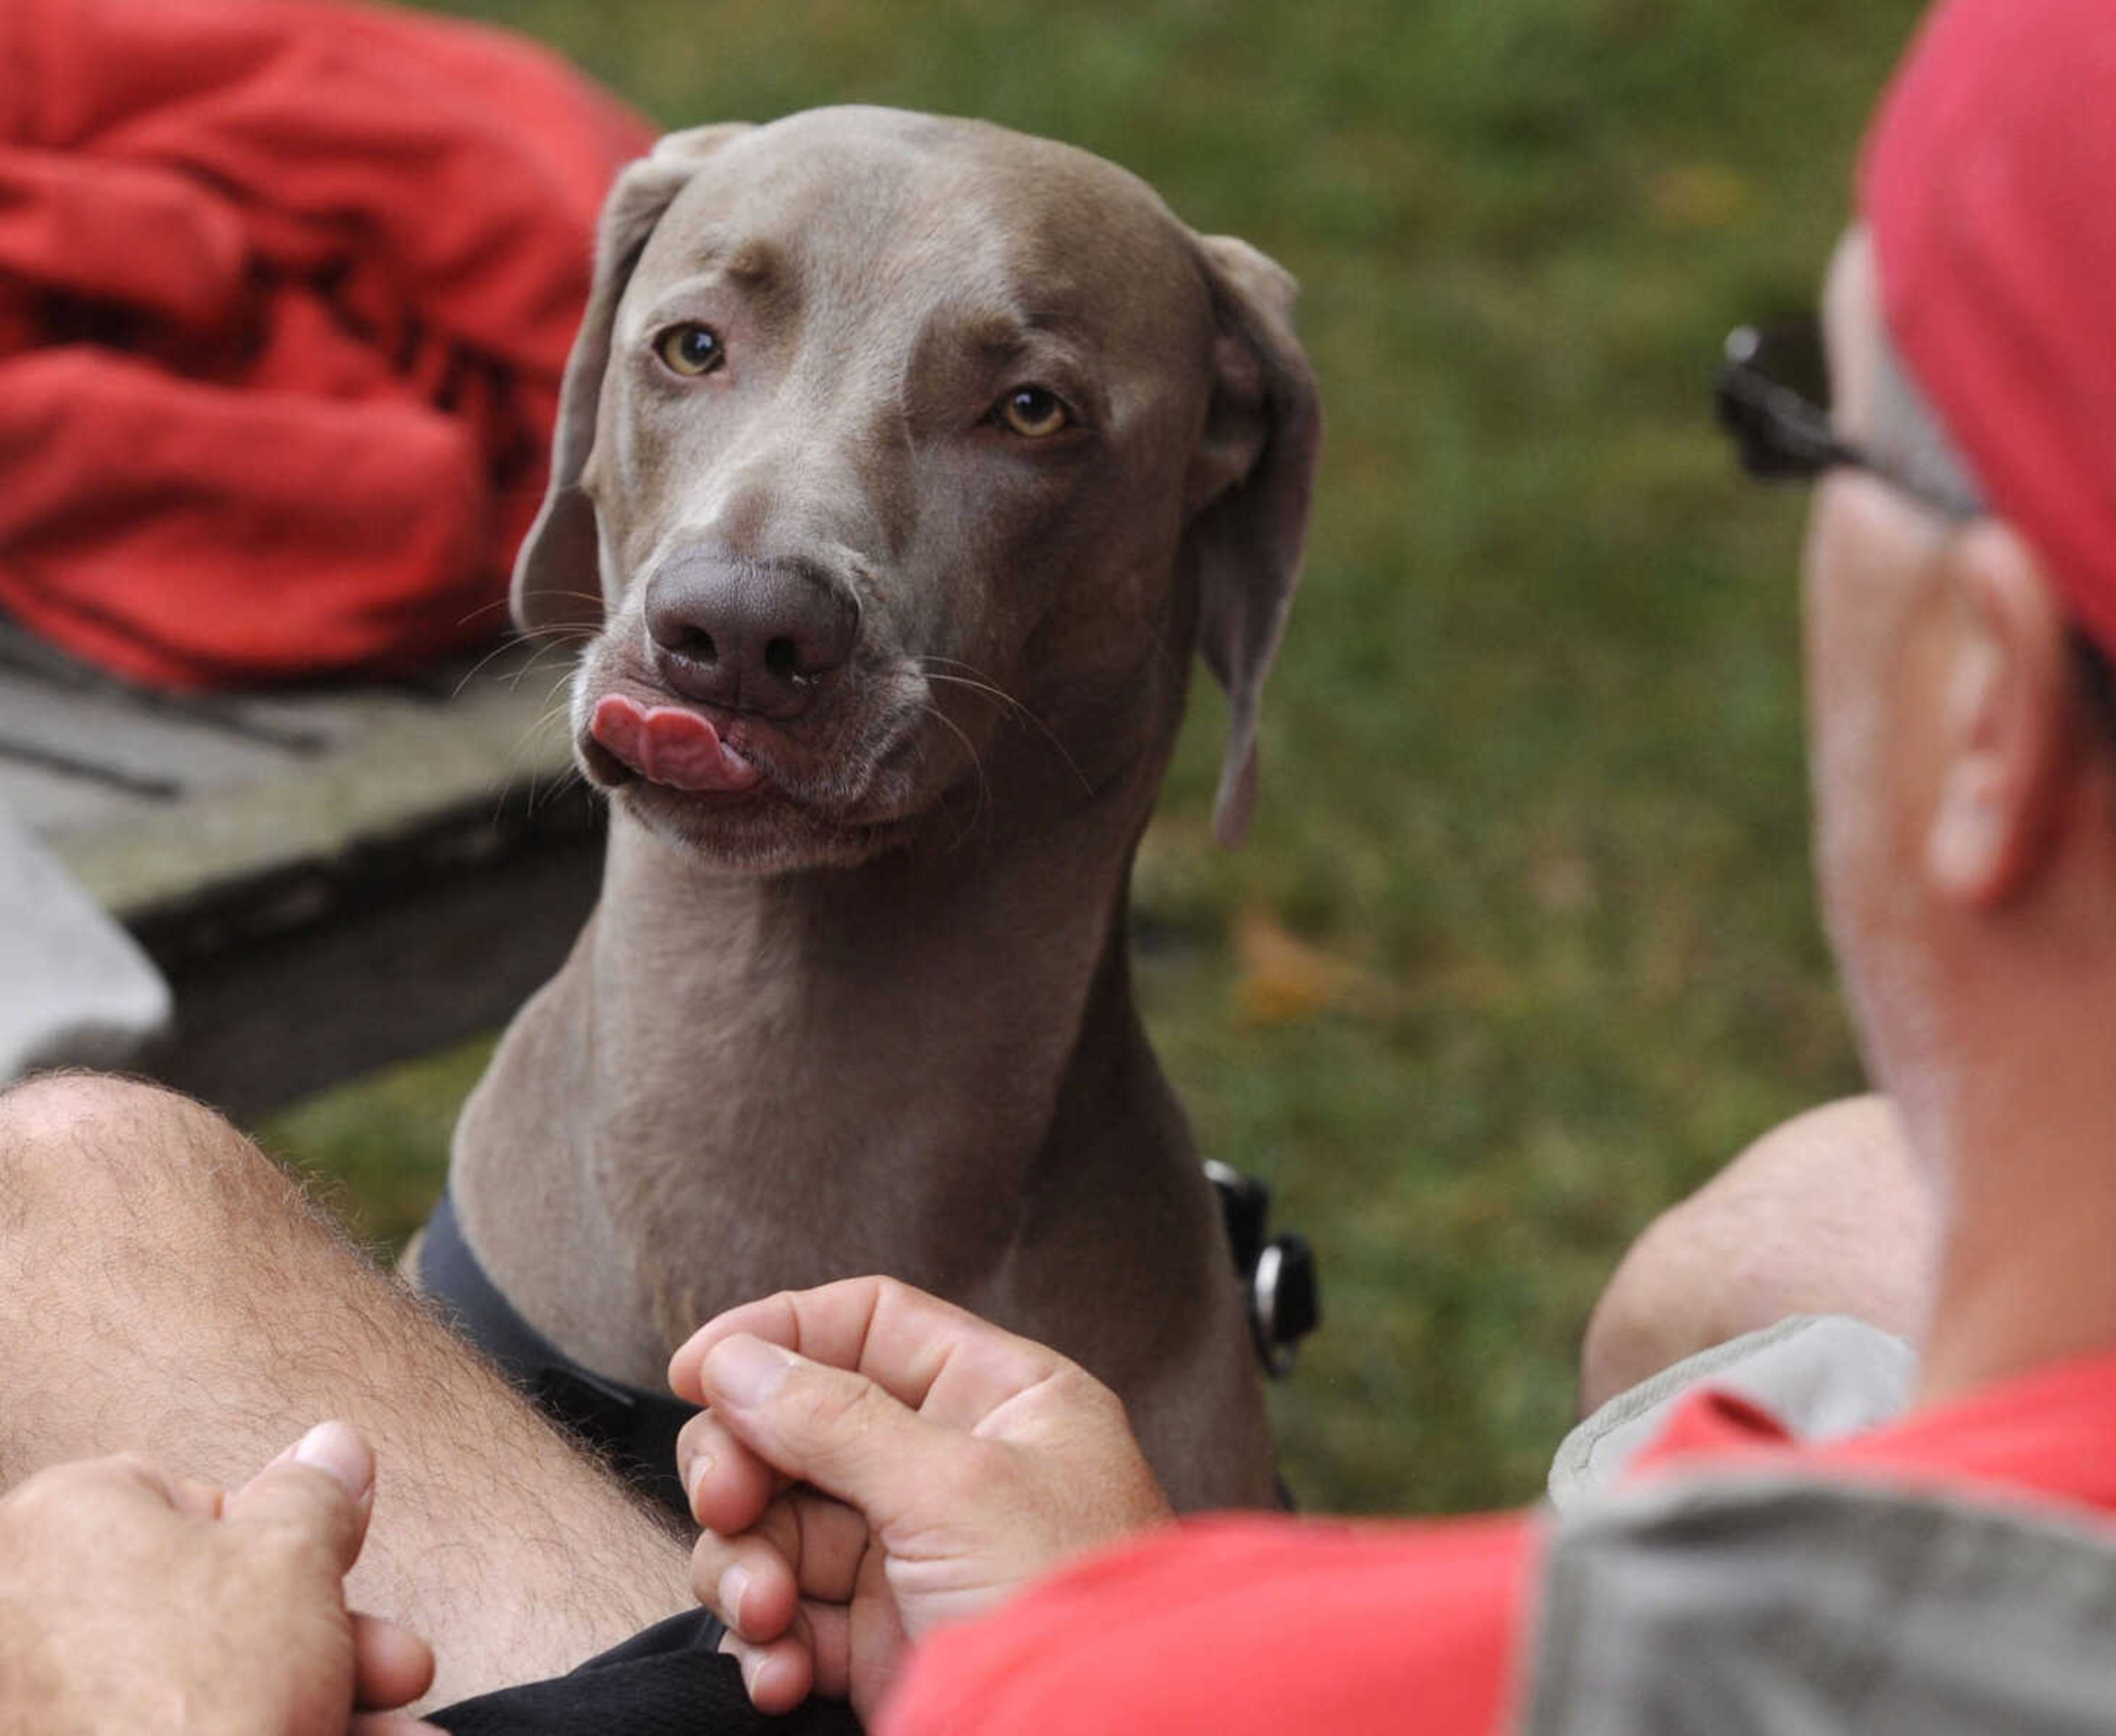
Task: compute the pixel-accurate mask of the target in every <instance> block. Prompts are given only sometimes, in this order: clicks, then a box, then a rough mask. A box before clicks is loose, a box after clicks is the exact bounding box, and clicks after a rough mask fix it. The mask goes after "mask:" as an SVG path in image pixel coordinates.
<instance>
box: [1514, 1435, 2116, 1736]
mask: <svg viewBox="0 0 2116 1736" xmlns="http://www.w3.org/2000/svg"><path fill="white" fill-rule="evenodd" d="M1534 1619H1535V1635H1534V1642H1533V1645H1532V1646H1530V1647H1529V1648H1527V1650H1526V1654H1525V1655H1526V1659H1527V1662H1528V1667H1529V1671H1530V1674H1529V1678H1528V1680H1527V1682H1526V1683H1525V1691H1524V1692H1523V1693H1522V1694H1521V1696H1520V1699H1519V1701H1518V1703H1519V1704H1520V1706H1522V1707H1523V1708H1524V1709H1525V1715H1524V1716H1523V1718H1522V1720H1521V1722H1520V1725H1519V1729H1520V1736H1838V1733H1842V1736H1851V1733H1854V1732H1856V1733H1857V1736H1971V1733H1976V1736H1990V1733H1994V1732H2006V1733H2011V1736H2075V1733H2077V1736H2084V1733H2086V1732H2100V1733H2107V1732H2110V1731H2116V1544H2112V1537H2111V1534H2110V1532H2109V1531H2108V1530H2106V1529H2105V1528H2103V1527H2099V1526H2091V1525H2090V1524H2089V1523H2088V1522H2086V1521H2084V1520H2081V1521H2080V1522H2072V1521H2071V1520H2069V1519H2068V1518H2065V1517H2058V1516H2053V1515H2051V1514H2049V1513H2046V1512H2037V1511H2031V1510H2029V1509H2026V1508H2005V1507H2003V1506H1999V1505H1997V1504H1991V1505H1976V1504H1972V1503H1968V1502H1965V1501H1962V1500H1960V1499H1953V1498H1947V1499H1942V1498H1940V1497H1939V1496H1937V1495H1932V1494H1913V1493H1909V1492H1905V1491H1888V1490H1879V1489H1875V1488H1870V1487H1869V1488H1861V1487H1858V1486H1856V1485H1853V1486H1847V1485H1831V1484H1825V1483H1819V1482H1817V1481H1815V1480H1795V1479H1792V1478H1789V1477H1779V1478H1771V1479H1764V1478H1758V1477H1755V1476H1740V1477H1735V1476H1720V1477H1718V1478H1714V1479H1711V1480H1701V1479H1700V1480H1687V1479H1686V1480H1682V1481H1681V1482H1677V1483H1668V1482H1655V1483H1653V1484H1651V1485H1648V1486H1647V1487H1645V1488H1644V1489H1641V1490H1635V1491H1632V1492H1630V1493H1627V1494H1623V1495H1621V1496H1617V1497H1613V1498H1612V1499H1610V1500H1609V1501H1608V1502H1605V1503H1601V1504H1599V1505H1598V1506H1596V1507H1594V1508H1591V1509H1590V1510H1589V1511H1588V1512H1586V1513H1584V1514H1582V1515H1580V1516H1579V1517H1574V1518H1571V1519H1566V1520H1563V1521H1561V1522H1559V1523H1558V1524H1557V1526H1556V1527H1555V1529H1554V1531H1553V1537H1552V1540H1551V1546H1550V1551H1549V1554H1548V1560H1547V1564H1546V1567H1545V1571H1544V1574H1543V1585H1542V1591H1541V1603H1540V1607H1539V1609H1538V1610H1537V1611H1536V1613H1535V1618H1534Z"/></svg>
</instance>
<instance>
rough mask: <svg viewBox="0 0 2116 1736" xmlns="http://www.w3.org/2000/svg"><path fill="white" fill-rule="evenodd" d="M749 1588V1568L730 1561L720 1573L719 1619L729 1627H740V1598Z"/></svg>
mask: <svg viewBox="0 0 2116 1736" xmlns="http://www.w3.org/2000/svg"><path fill="white" fill-rule="evenodd" d="M748 1589H749V1570H748V1569H747V1568H744V1567H743V1566H741V1565H740V1564H739V1563H731V1564H730V1565H729V1568H728V1570H727V1571H726V1572H725V1573H723V1574H721V1575H720V1619H721V1620H723V1621H724V1622H725V1623H727V1624H728V1626H729V1627H730V1628H735V1629H737V1630H739V1629H740V1628H741V1627H742V1598H743V1593H744V1592H745V1591H748Z"/></svg>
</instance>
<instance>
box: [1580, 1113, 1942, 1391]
mask: <svg viewBox="0 0 2116 1736" xmlns="http://www.w3.org/2000/svg"><path fill="white" fill-rule="evenodd" d="M1938 1236H1939V1209H1938V1202H1937V1201H1936V1200H1934V1198H1933V1195H1932V1190H1931V1188H1930V1184H1929V1183H1928V1181H1927V1180H1926V1178H1925V1175H1924V1173H1923V1172H1922V1171H1921V1170H1920V1169H1919V1167H1917V1163H1916V1159H1915V1158H1912V1157H1911V1153H1910V1149H1909V1147H1908V1146H1907V1144H1905V1142H1904V1140H1903V1136H1902V1128H1901V1126H1899V1125H1898V1121H1897V1120H1896V1114H1895V1110H1894V1108H1893V1107H1892V1106H1891V1105H1890V1104H1889V1103H1888V1100H1887V1099H1886V1098H1880V1097H1856V1098H1846V1099H1845V1100H1844V1101H1842V1102H1841V1103H1828V1104H1824V1106H1823V1107H1820V1108H1819V1109H1812V1110H1810V1111H1809V1112H1807V1113H1806V1114H1805V1115H1801V1116H1796V1117H1794V1118H1793V1119H1792V1121H1787V1122H1786V1123H1785V1124H1784V1125H1783V1126H1779V1127H1777V1128H1774V1129H1773V1130H1771V1131H1770V1132H1769V1133H1767V1134H1765V1135H1764V1136H1763V1137H1762V1138H1761V1139H1760V1140H1757V1141H1756V1142H1755V1144H1752V1145H1750V1146H1749V1147H1748V1148H1747V1149H1746V1150H1745V1151H1743V1152H1742V1153H1741V1154H1740V1155H1739V1156H1738V1157H1737V1158H1735V1159H1734V1161H1733V1162H1732V1163H1729V1164H1728V1165H1727V1167H1726V1168H1724V1169H1723V1170H1722V1171H1720V1172H1719V1173H1718V1175H1717V1176H1715V1177H1713V1178H1712V1180H1711V1181H1709V1182H1707V1183H1706V1184H1705V1185H1704V1186H1703V1187H1701V1188H1700V1189H1699V1190H1697V1191H1696V1192H1695V1193H1694V1194H1692V1195H1691V1196H1690V1197H1689V1198H1688V1199H1687V1200H1682V1201H1681V1202H1680V1203H1679V1204H1676V1205H1674V1206H1672V1207H1670V1208H1669V1209H1668V1210H1667V1211H1666V1212H1663V1213H1662V1214H1661V1215H1660V1216H1659V1217H1658V1218H1655V1219H1654V1221H1653V1223H1650V1224H1649V1225H1648V1226H1647V1227H1646V1230H1645V1233H1644V1234H1643V1235H1641V1236H1640V1237H1639V1239H1638V1240H1637V1241H1635V1242H1634V1243H1632V1245H1631V1250H1630V1251H1629V1252H1628V1253H1626V1255H1625V1256H1624V1258H1623V1261H1622V1264H1620V1265H1618V1267H1617V1271H1616V1275H1615V1276H1614V1277H1613V1278H1611V1279H1610V1280H1609V1284H1608V1288H1607V1289H1605V1290H1604V1291H1603V1292H1602V1297H1601V1300H1600V1301H1599V1302H1598V1303H1597V1304H1596V1305H1595V1308H1594V1317H1593V1318H1592V1319H1590V1320H1589V1322H1588V1325H1587V1338H1586V1342H1585V1345H1584V1346H1583V1347H1582V1349H1581V1352H1580V1410H1581V1411H1582V1412H1583V1413H1586V1412H1591V1411H1594V1409H1595V1408H1596V1407H1598V1406H1599V1405H1600V1404H1602V1403H1603V1402H1604V1401H1606V1400H1608V1399H1609V1398H1614V1397H1615V1396H1616V1395H1617V1393H1622V1392H1624V1391H1626V1390H1627V1389H1629V1388H1631V1387H1633V1386H1635V1385H1637V1384H1639V1383H1640V1381H1642V1380H1644V1379H1646V1377H1647V1376H1648V1375H1654V1374H1657V1373H1658V1372H1659V1371H1660V1370H1662V1369H1663V1368H1666V1367H1668V1366H1669V1365H1671V1364H1672V1363H1676V1362H1679V1361H1681V1360H1682V1359H1683V1358H1684V1357H1685V1356H1691V1355H1693V1354H1694V1353H1695V1352H1698V1351H1701V1350H1706V1349H1709V1347H1712V1346H1713V1345H1714V1344H1723V1343H1725V1342H1727V1340H1729V1339H1731V1338H1739V1337H1740V1336H1741V1334H1742V1333H1747V1332H1753V1331H1755V1330H1757V1329H1759V1328H1762V1327H1765V1326H1770V1325H1773V1324H1776V1323H1777V1322H1778V1321H1779V1320H1782V1319H1786V1318H1787V1316H1789V1315H1796V1314H1843V1315H1853V1316H1854V1317H1856V1318H1857V1319H1862V1320H1865V1321H1867V1322H1869V1323H1870V1324H1873V1325H1875V1326H1879V1327H1881V1328H1884V1329H1885V1330H1887V1331H1889V1332H1893V1333H1895V1334H1896V1335H1897V1336H1898V1337H1899V1338H1908V1339H1911V1340H1913V1341H1915V1340H1916V1338H1917V1337H1918V1336H1919V1334H1920V1333H1921V1331H1922V1330H1923V1328H1924V1322H1925V1306H1926V1303H1927V1301H1928V1299H1929V1296H1930V1290H1931V1284H1932V1256H1933V1252H1934V1248H1935V1247H1936V1246H1937V1239H1938Z"/></svg>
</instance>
